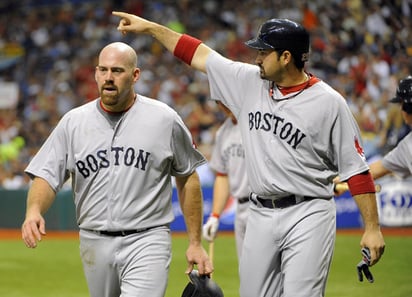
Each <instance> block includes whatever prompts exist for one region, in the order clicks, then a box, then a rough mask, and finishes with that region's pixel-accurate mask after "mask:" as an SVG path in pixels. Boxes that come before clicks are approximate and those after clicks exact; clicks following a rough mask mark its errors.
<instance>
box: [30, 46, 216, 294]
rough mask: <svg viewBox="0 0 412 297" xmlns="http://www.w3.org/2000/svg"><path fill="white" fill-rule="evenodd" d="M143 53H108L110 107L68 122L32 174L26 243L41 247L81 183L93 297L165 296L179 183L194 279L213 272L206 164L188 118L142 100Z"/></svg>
mask: <svg viewBox="0 0 412 297" xmlns="http://www.w3.org/2000/svg"><path fill="white" fill-rule="evenodd" d="M139 77H140V69H139V68H137V55H136V52H135V51H134V50H133V49H132V48H131V47H130V46H128V45H127V44H124V43H121V42H116V43H111V44H109V45H107V46H106V47H104V48H103V49H102V51H101V52H100V54H99V60H98V65H97V66H96V70H95V79H96V82H97V86H98V90H99V92H100V98H97V99H96V100H94V101H92V102H90V103H87V104H85V105H83V106H80V107H78V108H75V109H73V110H71V111H69V112H68V113H66V114H65V115H64V116H63V117H62V119H61V120H60V122H59V123H58V125H57V126H56V128H55V129H54V131H53V132H52V133H51V135H50V136H49V138H48V139H47V140H46V142H45V143H44V144H43V146H42V147H41V149H40V150H39V152H38V153H37V154H36V156H35V157H34V158H33V160H32V161H31V162H30V164H29V165H28V167H27V168H26V173H27V174H29V175H30V177H31V178H32V179H33V182H32V185H31V188H30V190H29V192H28V198H27V210H26V218H25V221H24V223H23V225H22V237H23V240H24V242H25V244H26V246H27V247H29V248H35V247H36V246H37V243H38V241H41V240H42V237H43V236H45V235H46V227H45V220H44V218H43V214H44V213H45V212H46V211H47V210H48V208H49V207H50V206H51V204H52V203H53V201H54V199H55V196H56V193H57V192H58V191H59V189H60V188H61V187H62V185H63V184H64V183H65V181H66V180H67V179H68V178H69V177H71V178H72V186H73V192H74V202H75V205H76V215H77V223H78V225H79V228H80V254H81V258H82V262H83V268H84V272H85V276H86V280H87V283H88V287H89V291H90V295H91V296H93V297H113V296H120V295H121V296H158V297H163V296H164V294H165V290H166V286H167V280H168V271H169V264H170V261H171V235H170V228H169V224H170V222H172V221H173V219H174V216H173V212H172V203H171V197H172V176H175V178H176V186H177V191H178V195H179V201H180V205H181V208H182V212H183V215H184V218H185V221H186V227H187V232H188V237H189V245H188V249H187V251H186V258H187V261H188V267H187V271H186V273H189V272H190V271H191V270H192V269H193V268H194V265H195V264H197V270H198V271H199V273H200V274H206V275H207V274H209V275H210V273H212V271H213V267H212V264H211V263H210V260H209V258H208V255H207V253H206V251H205V249H204V248H203V247H202V245H201V232H202V220H203V204H202V203H203V202H202V194H201V193H202V192H201V188H200V183H199V177H198V175H197V173H196V171H195V169H196V167H197V166H199V165H201V164H203V163H204V162H205V161H206V160H205V158H204V157H203V155H201V153H200V152H199V151H198V150H197V149H195V148H194V147H193V141H192V137H191V135H190V133H189V131H188V129H187V128H186V126H185V125H184V123H183V121H182V119H181V118H180V117H179V116H178V114H177V113H176V112H175V111H174V110H172V109H171V108H170V107H168V106H167V105H166V104H164V103H161V102H159V101H157V100H153V99H150V98H147V97H144V96H141V95H138V94H135V92H134V84H135V83H136V82H137V81H138V80H139Z"/></svg>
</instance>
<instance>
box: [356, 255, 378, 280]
mask: <svg viewBox="0 0 412 297" xmlns="http://www.w3.org/2000/svg"><path fill="white" fill-rule="evenodd" d="M362 256H363V258H362V260H361V261H360V262H359V264H358V265H357V266H356V269H357V270H358V278H359V281H361V282H363V275H364V274H365V277H366V279H367V280H368V282H370V283H373V281H374V279H373V275H372V273H371V272H370V270H369V266H370V261H371V254H370V251H369V249H368V248H363V249H362Z"/></svg>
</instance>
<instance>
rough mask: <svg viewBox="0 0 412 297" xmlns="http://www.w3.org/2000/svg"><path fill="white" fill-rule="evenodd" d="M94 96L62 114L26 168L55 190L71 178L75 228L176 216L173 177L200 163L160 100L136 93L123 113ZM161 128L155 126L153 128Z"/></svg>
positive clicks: (137, 224)
mask: <svg viewBox="0 0 412 297" xmlns="http://www.w3.org/2000/svg"><path fill="white" fill-rule="evenodd" d="M99 102H100V99H98V100H95V101H92V102H90V103H87V104H85V105H83V106H80V107H78V108H76V109H73V110H71V111H69V112H68V113H67V114H65V115H64V116H63V117H62V119H61V121H60V122H59V123H58V125H57V126H56V128H55V129H54V130H53V132H52V134H51V135H50V137H49V138H48V139H47V141H46V142H45V143H44V145H43V146H42V148H41V149H40V151H39V152H38V153H37V154H36V156H35V157H34V158H33V160H32V161H31V162H30V164H29V166H28V167H27V169H26V172H27V173H28V174H30V175H32V176H39V177H42V178H44V179H45V180H47V181H48V182H49V184H50V185H51V186H52V188H53V189H54V190H55V191H56V192H57V191H58V190H59V189H60V188H61V187H62V185H63V184H64V183H65V181H66V180H67V179H68V178H69V177H71V178H72V186H73V191H74V200H75V205H76V215H77V222H78V225H79V227H80V228H84V229H94V230H128V229H139V228H147V227H152V226H157V225H163V224H168V223H170V222H171V221H172V220H173V219H174V215H173V212H172V205H171V195H172V182H171V176H170V175H174V176H179V175H180V176H184V175H189V174H191V173H192V172H193V171H194V170H195V169H196V167H197V166H199V165H201V164H203V163H205V162H206V161H205V158H204V157H203V155H202V154H201V153H200V152H199V151H198V150H196V149H195V148H194V147H193V141H192V138H191V135H190V132H189V131H188V129H187V128H186V126H185V125H184V123H183V121H182V119H181V118H180V117H179V115H178V114H177V113H176V112H175V111H174V110H173V109H171V108H170V107H168V106H167V105H166V104H164V103H161V102H159V101H157V100H153V99H150V98H146V97H144V96H137V98H136V101H135V103H134V105H133V106H132V107H131V109H130V110H129V111H127V112H126V113H123V114H122V115H109V114H108V113H106V112H104V111H102V109H101V107H100V105H99ZM159 127H160V129H159Z"/></svg>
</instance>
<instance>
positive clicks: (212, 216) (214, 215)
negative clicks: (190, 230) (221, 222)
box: [210, 212, 220, 219]
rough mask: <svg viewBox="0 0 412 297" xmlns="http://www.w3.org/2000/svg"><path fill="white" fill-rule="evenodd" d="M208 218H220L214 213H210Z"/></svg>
mask: <svg viewBox="0 0 412 297" xmlns="http://www.w3.org/2000/svg"><path fill="white" fill-rule="evenodd" d="M210 217H211V218H216V219H219V218H220V214H218V213H216V212H212V213H211V214H210Z"/></svg>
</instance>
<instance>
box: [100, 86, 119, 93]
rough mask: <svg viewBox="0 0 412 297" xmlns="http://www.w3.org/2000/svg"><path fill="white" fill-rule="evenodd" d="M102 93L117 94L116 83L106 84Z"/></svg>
mask: <svg viewBox="0 0 412 297" xmlns="http://www.w3.org/2000/svg"><path fill="white" fill-rule="evenodd" d="M102 93H104V94H108V95H109V94H116V93H117V88H116V87H115V86H114V85H106V86H103V87H102Z"/></svg>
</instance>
